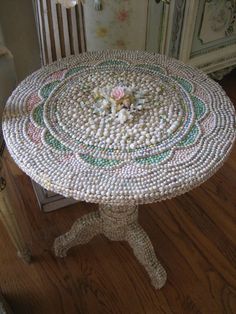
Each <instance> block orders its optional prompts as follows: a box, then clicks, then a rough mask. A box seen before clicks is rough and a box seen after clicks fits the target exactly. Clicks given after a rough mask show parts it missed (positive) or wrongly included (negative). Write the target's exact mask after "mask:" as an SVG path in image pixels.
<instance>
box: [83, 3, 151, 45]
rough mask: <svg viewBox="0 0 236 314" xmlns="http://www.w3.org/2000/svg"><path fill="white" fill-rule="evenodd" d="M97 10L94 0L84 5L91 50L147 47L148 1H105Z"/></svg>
mask: <svg viewBox="0 0 236 314" xmlns="http://www.w3.org/2000/svg"><path fill="white" fill-rule="evenodd" d="M102 4H103V9H102V10H101V11H96V10H95V9H94V4H93V1H86V2H85V5H84V16H85V33H86V42H87V50H89V51H91V50H100V49H145V37H146V24H147V23H146V22H147V7H148V1H143V0H116V1H111V0H103V2H102Z"/></svg>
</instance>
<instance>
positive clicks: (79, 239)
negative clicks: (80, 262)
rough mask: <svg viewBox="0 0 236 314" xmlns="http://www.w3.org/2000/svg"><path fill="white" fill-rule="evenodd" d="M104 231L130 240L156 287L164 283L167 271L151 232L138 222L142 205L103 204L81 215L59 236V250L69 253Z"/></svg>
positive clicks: (62, 253) (109, 235)
mask: <svg viewBox="0 0 236 314" xmlns="http://www.w3.org/2000/svg"><path fill="white" fill-rule="evenodd" d="M100 233H103V234H104V235H105V236H106V237H107V238H109V239H110V240H113V241H114V240H115V241H127V242H128V243H129V245H130V246H131V248H132V249H133V251H134V254H135V256H136V257H137V259H138V260H139V262H140V263H141V264H142V265H143V266H144V267H145V269H146V271H147V272H148V274H149V276H150V278H151V281H152V284H153V285H154V287H155V288H158V289H160V288H161V287H163V286H164V284H165V282H166V277H167V276H166V271H165V269H164V268H163V267H162V265H161V264H160V262H159V261H158V259H157V258H156V255H155V252H154V248H153V245H152V243H151V241H150V239H149V237H148V235H147V234H146V232H145V231H144V230H143V228H142V227H141V226H140V225H139V224H138V206H134V205H131V206H130V205H128V206H119V205H102V204H101V205H100V206H99V211H94V212H91V213H89V214H87V215H84V216H83V217H81V218H79V219H77V220H76V221H75V223H74V224H73V225H72V227H71V229H70V230H69V231H68V232H67V233H65V234H64V235H61V236H59V237H58V238H56V239H55V242H54V249H55V254H56V256H59V257H65V256H66V254H67V251H68V250H69V249H70V248H71V247H73V246H76V245H78V244H85V243H87V242H89V241H90V240H91V239H92V238H93V237H94V236H96V235H97V234H100Z"/></svg>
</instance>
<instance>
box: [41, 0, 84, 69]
mask: <svg viewBox="0 0 236 314" xmlns="http://www.w3.org/2000/svg"><path fill="white" fill-rule="evenodd" d="M35 12H36V20H37V26H38V35H39V43H40V50H41V58H42V64H43V65H46V64H48V63H50V62H53V61H55V60H58V59H61V58H63V57H67V56H70V55H72V54H77V53H80V52H84V51H85V50H86V45H85V32H84V21H83V8H82V5H81V4H79V5H76V6H75V7H74V8H71V9H66V8H64V7H62V6H61V5H60V4H56V2H55V1H54V0H35Z"/></svg>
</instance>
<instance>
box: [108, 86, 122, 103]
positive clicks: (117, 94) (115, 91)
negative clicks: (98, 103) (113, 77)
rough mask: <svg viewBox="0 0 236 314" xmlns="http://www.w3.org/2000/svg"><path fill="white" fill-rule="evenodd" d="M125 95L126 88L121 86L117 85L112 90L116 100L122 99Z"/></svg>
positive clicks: (112, 95)
mask: <svg viewBox="0 0 236 314" xmlns="http://www.w3.org/2000/svg"><path fill="white" fill-rule="evenodd" d="M124 96H125V90H124V88H123V87H121V86H117V87H115V88H114V89H113V90H112V92H111V97H112V98H113V99H115V100H120V99H121V98H122V97H124Z"/></svg>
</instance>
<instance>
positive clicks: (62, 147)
mask: <svg viewBox="0 0 236 314" xmlns="http://www.w3.org/2000/svg"><path fill="white" fill-rule="evenodd" d="M44 139H45V142H46V143H47V144H48V145H49V146H51V147H53V148H54V149H56V150H59V151H63V152H67V151H70V149H69V148H68V147H66V146H65V145H63V144H62V143H60V142H59V141H58V140H57V139H56V138H55V137H54V136H53V135H52V134H51V133H50V132H49V131H48V130H47V131H46V132H45V135H44Z"/></svg>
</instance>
